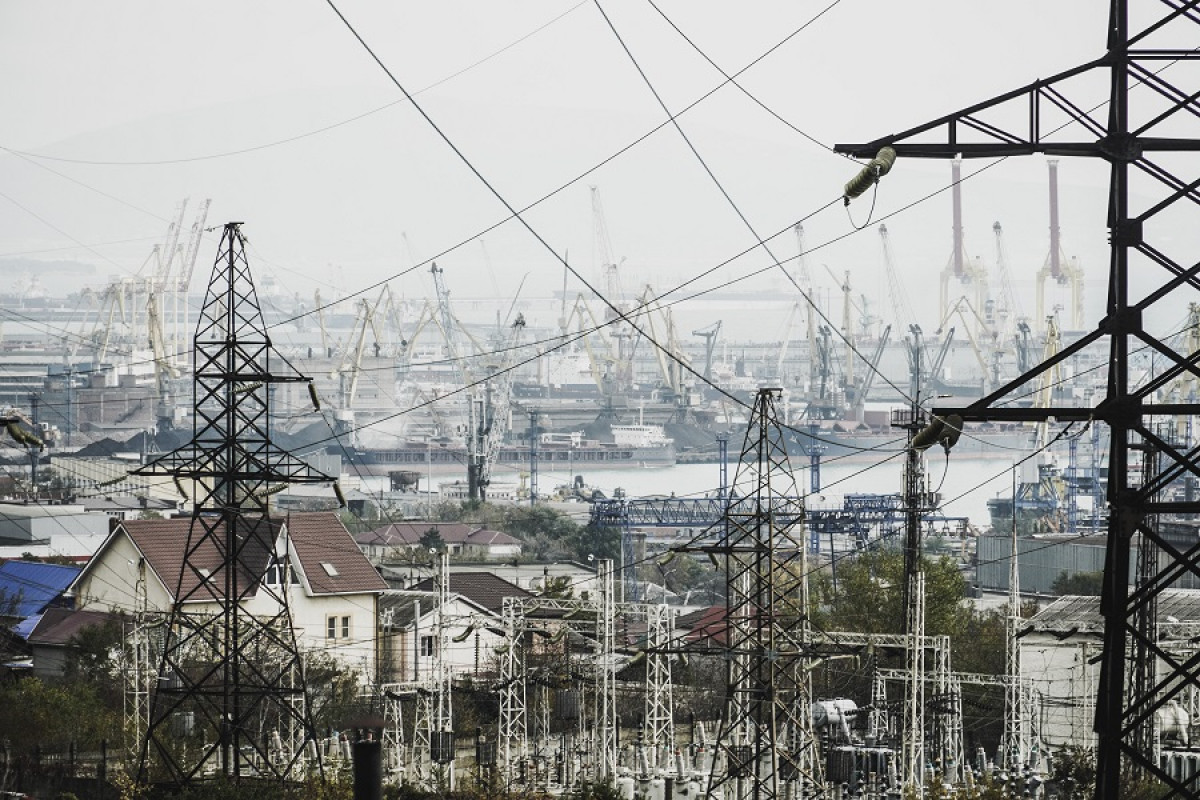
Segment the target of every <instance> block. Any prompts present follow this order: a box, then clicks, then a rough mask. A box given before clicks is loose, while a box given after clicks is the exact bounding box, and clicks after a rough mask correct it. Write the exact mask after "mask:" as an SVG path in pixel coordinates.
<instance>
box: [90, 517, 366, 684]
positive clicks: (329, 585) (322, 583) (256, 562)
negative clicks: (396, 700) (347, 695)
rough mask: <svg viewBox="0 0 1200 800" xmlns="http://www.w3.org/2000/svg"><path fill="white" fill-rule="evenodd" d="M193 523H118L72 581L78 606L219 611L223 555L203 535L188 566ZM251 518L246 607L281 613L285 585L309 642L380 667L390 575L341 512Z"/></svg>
mask: <svg viewBox="0 0 1200 800" xmlns="http://www.w3.org/2000/svg"><path fill="white" fill-rule="evenodd" d="M194 524H195V525H196V526H197V531H199V523H194V522H193V520H191V519H189V518H179V519H165V520H126V521H123V522H120V523H118V524H117V525H116V526H115V527H114V528H113V531H112V533H111V534H110V535H109V537H108V539H107V540H106V541H105V543H104V544H103V545H102V546H101V548H100V550H99V551H98V552H97V553H96V555H95V557H93V558H92V560H91V561H90V562H88V564H87V566H86V567H85V568H84V570H83V572H81V573H80V575H79V577H78V578H77V579H76V580H75V582H74V583H73V584H72V585H71V588H70V589H69V590H68V591H69V593H70V594H71V595H73V596H74V598H75V604H76V607H77V608H82V609H91V610H97V611H124V612H126V613H130V614H132V613H136V612H137V610H138V609H139V608H144V609H146V611H147V613H151V614H166V613H168V612H170V610H171V608H172V606H173V605H174V604H175V602H176V600H177V599H178V600H179V601H180V604H181V606H182V607H183V608H184V609H185V610H186V611H187V612H189V613H196V614H203V613H206V612H207V611H213V612H215V611H217V610H218V608H219V606H218V603H219V602H220V601H221V598H222V596H223V588H222V584H223V580H220V579H219V578H220V575H219V573H220V570H221V556H220V554H219V552H218V551H217V549H216V546H215V544H213V543H212V541H211V539H208V540H201V539H199V537H198V535H197V540H198V541H201V544H200V545H199V546H196V547H193V552H192V553H191V555H190V557H189V558H188V564H187V567H188V568H187V569H184V563H183V562H184V555H185V553H186V552H187V551H188V549H189V547H191V545H189V532H190V531H192V526H193V525H194ZM246 524H247V532H246V533H245V534H243V537H242V538H243V540H244V541H245V545H244V546H243V548H242V551H241V558H240V563H239V567H240V568H239V573H240V574H241V576H242V578H243V579H244V580H246V581H250V582H253V581H258V583H257V585H256V586H255V587H254V588H251V589H249V591H248V593H247V598H246V599H245V600H244V601H243V607H244V608H245V610H246V611H247V612H248V613H250V614H254V615H256V616H262V617H274V616H276V615H277V614H278V613H279V612H280V608H281V607H280V603H279V599H280V597H281V595H282V593H284V592H286V599H287V603H288V606H289V607H290V609H291V615H292V625H293V628H294V629H295V631H296V634H297V639H298V642H299V644H300V647H301V649H308V650H323V651H325V652H327V653H329V654H330V655H332V656H334V657H335V658H337V659H338V660H339V661H340V662H341V663H342V664H344V665H346V666H347V667H350V668H352V669H354V670H357V671H359V672H361V673H362V674H363V675H364V676H367V677H373V676H374V675H375V671H376V662H377V653H376V647H375V642H376V637H375V633H376V630H375V628H376V617H377V614H378V606H377V600H378V597H379V595H380V593H381V592H383V591H384V590H385V589H386V588H387V585H386V584H385V583H384V582H383V579H382V578H380V577H379V575H378V573H376V571H375V569H374V567H372V566H371V564H370V562H368V561H367V559H366V558H365V557H364V556H363V554H362V552H361V551H360V550H359V549H358V546H357V545H356V544H355V543H354V539H353V538H352V537H351V536H350V533H349V531H347V530H346V528H345V526H344V525H342V523H341V521H340V520H339V519H338V518H337V515H336V514H333V513H331V512H317V513H309V514H291V515H287V516H282V517H278V518H275V519H273V520H272V521H271V522H270V524H269V527H267V526H265V524H263V525H255V524H254V523H252V522H249V521H248V522H247V523H246ZM260 531H261V533H262V535H260ZM246 585H249V584H246ZM261 587H270V589H271V591H259V590H258V589H259V588H261Z"/></svg>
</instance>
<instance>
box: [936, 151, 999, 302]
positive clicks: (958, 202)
mask: <svg viewBox="0 0 1200 800" xmlns="http://www.w3.org/2000/svg"><path fill="white" fill-rule="evenodd" d="M950 181H951V189H950V192H951V206H952V218H953V242H954V244H953V250H952V251H951V252H950V261H949V263H947V264H946V267H945V268H944V269H943V270H942V274H941V304H940V305H939V306H938V308H939V309H940V310H942V311H943V312H944V311H945V309H947V308H949V305H950V281H951V280H954V281H957V282H958V283H959V284H961V285H963V286H973V287H974V289H975V298H974V299H975V307H976V308H984V307H985V306H986V305H987V301H988V278H987V270H986V269H985V268H984V266H983V264H982V263H980V261H979V259H971V258H969V257H968V256H967V252H966V244H965V243H964V241H963V224H962V159H961V158H955V159H952V160H951V161H950Z"/></svg>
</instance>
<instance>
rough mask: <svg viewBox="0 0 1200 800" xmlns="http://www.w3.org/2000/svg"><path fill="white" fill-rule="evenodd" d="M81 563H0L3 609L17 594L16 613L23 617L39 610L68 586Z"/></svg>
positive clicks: (5, 609)
mask: <svg viewBox="0 0 1200 800" xmlns="http://www.w3.org/2000/svg"><path fill="white" fill-rule="evenodd" d="M81 571H82V568H81V567H69V566H65V565H63V564H42V563H40V562H37V561H5V562H4V563H3V564H0V610H3V611H5V612H7V606H8V602H9V601H11V599H12V598H14V597H15V598H17V607H16V612H15V614H14V616H17V617H20V618H21V619H24V618H26V617H31V616H33V615H35V614H40V613H42V611H44V610H45V609H46V607H47V606H49V605H51V604H52V603H53V602H54V601H55V600H57V599H58V598H59V596H60V595H61V594H62V593H63V592H65V591H66V590H67V587H68V586H70V585H71V582H72V581H74V580H75V578H76V576H78V575H79V573H80V572H81Z"/></svg>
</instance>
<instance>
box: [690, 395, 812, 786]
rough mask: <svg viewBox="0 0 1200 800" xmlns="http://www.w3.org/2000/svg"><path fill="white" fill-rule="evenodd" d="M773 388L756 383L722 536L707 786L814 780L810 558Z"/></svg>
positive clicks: (795, 783)
mask: <svg viewBox="0 0 1200 800" xmlns="http://www.w3.org/2000/svg"><path fill="white" fill-rule="evenodd" d="M781 394H782V392H781V390H780V389H760V390H759V392H758V397H757V398H756V400H755V404H754V410H753V412H752V414H751V418H750V425H749V428H748V430H747V432H746V438H745V442H744V445H743V447H742V454H741V458H740V459H739V463H738V468H737V473H736V476H735V478H734V483H733V494H732V496H731V499H730V501H729V506H728V508H727V511H726V524H727V527H726V528H725V530H724V533H723V538H722V540H721V542H720V543H719V544H717V545H716V546H714V547H712V548H706V549H708V550H709V552H712V553H714V554H717V555H720V556H723V557H724V560H725V565H726V584H727V585H726V592H727V594H726V597H727V622H726V635H727V637H728V640H727V642H726V647H727V657H728V659H729V666H728V684H727V696H726V701H725V703H726V708H725V716H724V719H723V720H722V723H721V729H720V731H719V735H718V737H717V741H718V744H719V745H720V748H721V751H722V753H723V754H724V761H725V769H724V770H723V771H722V770H721V769H720V767H719V762H720V759H714V761H713V770H712V773H711V775H710V777H709V781H708V794H709V795H710V796H711V795H717V794H719V795H720V796H723V797H725V798H726V799H727V800H738V799H739V798H764V799H765V798H774V797H779V798H782V797H789V796H800V797H804V796H808V795H807V792H808V791H810V790H812V789H813V788H815V787H817V786H819V785H820V783H821V776H820V763H819V760H818V757H817V752H816V741H815V739H814V736H813V727H812V712H811V709H810V706H811V696H812V692H811V688H810V687H811V684H810V677H809V675H810V672H809V670H808V669H807V667H808V664H807V663H806V662H807V658H808V655H809V654H808V653H807V646H808V642H809V621H808V615H807V611H808V609H807V601H808V575H807V573H808V559H807V551H806V549H805V548H806V543H805V541H804V533H803V517H804V508H803V503H802V501H801V500H800V499H799V497H798V493H797V491H796V480H795V478H794V476H793V475H792V471H791V468H790V466H789V464H788V458H787V450H786V449H785V447H784V441H783V435H782V432H781V430H780V427H779V421H778V419H777V417H776V411H775V402H776V401H777V400H778V399H779V398H780V396H781Z"/></svg>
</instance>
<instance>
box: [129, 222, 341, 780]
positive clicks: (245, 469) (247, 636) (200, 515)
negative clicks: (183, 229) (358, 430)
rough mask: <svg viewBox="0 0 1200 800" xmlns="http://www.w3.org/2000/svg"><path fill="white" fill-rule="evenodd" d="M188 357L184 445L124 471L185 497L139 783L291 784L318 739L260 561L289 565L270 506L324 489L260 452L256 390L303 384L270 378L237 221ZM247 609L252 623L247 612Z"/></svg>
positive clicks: (277, 600) (284, 594) (230, 227)
mask: <svg viewBox="0 0 1200 800" xmlns="http://www.w3.org/2000/svg"><path fill="white" fill-rule="evenodd" d="M193 349H194V351H195V353H196V368H195V373H194V375H193V384H194V392H195V413H194V417H193V430H192V441H191V443H190V444H188V445H186V446H184V447H182V448H180V449H178V450H175V451H173V452H171V453H167V454H166V455H164V456H161V457H160V458H158V459H156V460H154V461H152V462H150V463H148V464H146V465H144V466H142V467H140V468H139V469H137V470H136V471H135V472H134V473H133V474H135V475H163V474H165V475H170V476H172V477H173V478H174V479H175V480H176V482H177V485H178V486H180V487H183V486H185V485H187V486H189V488H191V489H192V491H193V492H194V496H195V503H194V505H193V507H192V514H191V526H190V528H189V531H188V536H187V541H186V542H184V543H183V548H182V549H183V554H184V555H183V558H182V559H181V560H180V570H179V573H178V574H177V575H173V576H165V575H164V576H163V578H164V579H165V580H166V581H167V583H168V591H169V592H170V595H171V598H172V606H171V610H170V613H169V616H168V619H167V624H166V625H165V626H164V628H163V630H164V631H165V632H166V640H165V643H164V645H163V650H162V652H161V654H160V658H159V662H158V687H157V690H156V691H155V692H154V693H153V694H152V696H151V698H150V709H151V710H150V720H149V725H148V728H147V731H146V736H145V739H144V740H143V742H142V746H141V753H140V757H139V765H138V778H139V780H140V781H142V782H150V783H165V784H170V785H175V786H179V785H187V784H191V783H194V782H196V781H198V780H201V779H203V778H205V777H208V776H212V775H218V776H221V777H222V778H224V779H227V780H230V781H233V782H238V781H240V780H242V779H243V778H250V777H253V778H255V779H262V778H264V777H265V778H269V779H275V780H286V779H294V778H297V777H299V776H300V775H301V774H303V773H304V772H305V771H307V770H316V771H317V772H320V771H321V770H322V766H321V762H320V756H319V755H318V756H316V760H315V763H309V764H305V758H306V757H307V755H306V754H307V751H308V747H307V745H309V744H315V742H316V731H315V729H314V727H313V722H312V714H311V708H310V703H309V697H308V687H307V685H306V684H305V680H304V663H303V661H302V659H301V655H300V649H299V645H298V644H297V642H296V634H295V627H294V626H293V624H292V615H291V607H290V601H289V582H288V581H287V580H284V581H281V582H280V583H279V584H272V583H270V582H268V581H266V580H265V577H266V573H267V569H268V567H269V566H270V565H271V564H272V562H274V561H275V560H276V559H279V558H282V559H283V562H284V563H285V564H286V562H287V559H288V558H289V556H288V554H287V553H286V552H284V553H282V554H281V553H278V552H277V550H276V542H277V541H278V540H279V539H280V534H281V527H282V526H281V523H280V522H279V521H277V520H275V519H272V517H271V515H270V509H269V495H270V491H271V489H273V488H274V487H276V486H278V485H279V484H289V483H321V482H328V481H329V480H330V478H329V476H327V475H323V474H321V473H319V472H317V471H316V470H314V469H312V468H311V467H309V466H308V464H306V463H305V462H303V461H301V460H299V459H298V458H296V457H295V456H293V455H291V454H290V453H287V452H286V451H282V450H277V449H276V448H275V447H274V446H273V445H272V443H271V437H270V432H269V430H268V427H267V420H268V419H269V413H268V409H269V405H270V399H269V398H270V395H269V393H268V392H267V387H268V386H269V385H270V384H272V383H282V382H306V383H307V382H309V378H306V377H303V376H300V375H295V374H293V375H280V374H277V373H275V372H273V371H272V366H271V363H270V357H271V352H272V348H271V343H270V338H269V336H268V335H267V331H266V326H265V324H264V322H263V318H262V312H261V310H260V309H259V306H258V303H257V299H256V294H255V291H254V282H253V280H252V278H251V275H250V267H249V264H248V262H247V260H246V253H245V239H244V237H243V236H242V232H241V223H240V222H230V223H228V224H226V225H225V228H224V231H223V233H222V235H221V243H220V245H219V246H218V253H217V259H216V262H215V263H214V265H213V273H212V277H211V279H210V281H209V285H208V290H207V292H206V294H205V298H204V303H203V305H202V307H201V310H200V319H199V321H198V324H197V327H196V334H195V338H194V339H193ZM181 491H182V489H181ZM251 598H253V600H254V602H255V605H256V607H257V608H259V609H262V610H261V611H259V613H256V614H251V613H250V612H249V611H248V609H247V608H246V607H245V605H244V604H246V603H248V602H249V601H250V600H251ZM195 601H205V602H204V603H203V605H205V606H208V605H209V604H210V603H214V602H215V604H216V605H217V611H216V613H215V614H214V613H211V612H204V613H200V612H197V611H194V610H193V609H194V608H195V605H196V603H195ZM181 732H187V733H186V734H185V735H186V737H187V741H188V746H187V747H186V748H181V746H180V745H181V742H180V739H181Z"/></svg>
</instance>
